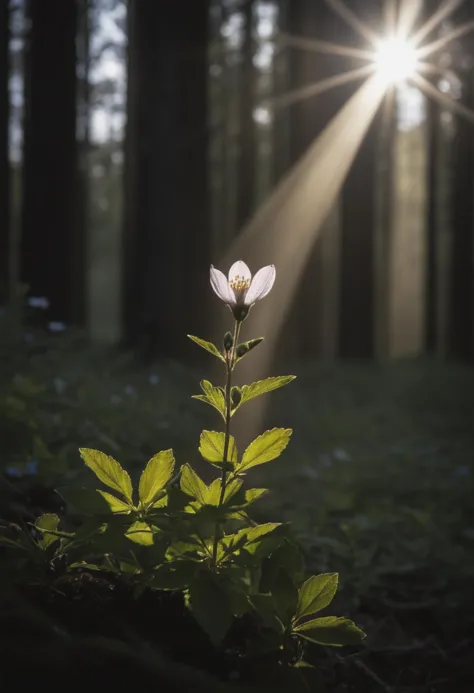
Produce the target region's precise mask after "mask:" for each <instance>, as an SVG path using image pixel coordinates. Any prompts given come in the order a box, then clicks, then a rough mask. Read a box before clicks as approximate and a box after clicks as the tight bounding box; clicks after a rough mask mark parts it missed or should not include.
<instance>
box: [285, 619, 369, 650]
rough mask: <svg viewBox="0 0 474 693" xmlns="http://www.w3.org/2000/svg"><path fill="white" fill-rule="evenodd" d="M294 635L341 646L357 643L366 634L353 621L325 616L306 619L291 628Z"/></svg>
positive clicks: (324, 643)
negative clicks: (304, 621) (310, 619)
mask: <svg viewBox="0 0 474 693" xmlns="http://www.w3.org/2000/svg"><path fill="white" fill-rule="evenodd" d="M293 632H294V633H295V635H298V636H299V637H301V638H304V639H305V640H309V641H310V642H315V643H317V644H318V645H331V646H333V647H343V646H344V645H358V644H359V643H360V642H361V641H362V640H364V638H366V637H367V636H366V634H365V633H364V631H363V630H361V629H360V628H358V627H357V626H356V624H355V623H353V621H350V620H349V619H347V618H340V617H337V616H326V617H325V618H316V619H314V620H312V621H307V622H306V623H302V624H301V625H299V626H296V627H295V628H293Z"/></svg>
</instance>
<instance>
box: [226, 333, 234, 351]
mask: <svg viewBox="0 0 474 693" xmlns="http://www.w3.org/2000/svg"><path fill="white" fill-rule="evenodd" d="M233 346H234V338H233V337H232V334H231V333H230V332H226V333H225V335H224V349H225V350H226V351H230V350H231V349H232V347H233Z"/></svg>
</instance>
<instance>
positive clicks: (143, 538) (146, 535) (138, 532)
mask: <svg viewBox="0 0 474 693" xmlns="http://www.w3.org/2000/svg"><path fill="white" fill-rule="evenodd" d="M125 536H126V537H127V539H130V541H133V542H135V544H141V545H142V546H151V545H152V544H153V530H152V528H151V527H150V525H148V524H147V523H146V522H134V523H133V525H130V527H129V528H128V529H127V531H126V532H125Z"/></svg>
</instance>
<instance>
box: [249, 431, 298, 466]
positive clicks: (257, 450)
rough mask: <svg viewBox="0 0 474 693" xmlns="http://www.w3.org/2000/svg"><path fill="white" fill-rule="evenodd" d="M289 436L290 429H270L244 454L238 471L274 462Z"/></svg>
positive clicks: (287, 441) (286, 443)
mask: <svg viewBox="0 0 474 693" xmlns="http://www.w3.org/2000/svg"><path fill="white" fill-rule="evenodd" d="M291 434H292V430H291V428H272V429H271V430H270V431H265V433H262V435H261V436H259V437H258V438H256V439H255V440H254V441H253V442H252V443H250V445H249V446H248V448H247V449H246V451H245V452H244V454H243V457H242V461H241V463H240V465H239V467H238V471H239V472H240V471H246V470H247V469H251V468H252V467H256V466H257V465H259V464H265V462H271V461H272V460H275V459H276V458H277V457H279V456H280V455H281V453H282V452H283V450H284V449H285V448H286V446H287V445H288V443H289V441H290V436H291Z"/></svg>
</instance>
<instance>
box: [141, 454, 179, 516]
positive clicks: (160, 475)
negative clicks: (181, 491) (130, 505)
mask: <svg viewBox="0 0 474 693" xmlns="http://www.w3.org/2000/svg"><path fill="white" fill-rule="evenodd" d="M173 469H174V455H173V451H172V450H162V451H161V452H157V453H156V455H153V457H152V458H151V460H149V462H148V464H147V466H146V467H145V469H144V470H143V472H142V475H141V477H140V484H139V486H138V497H139V499H140V502H141V503H142V504H143V505H150V504H151V503H153V502H154V501H155V500H156V499H157V497H158V495H159V494H160V492H161V491H162V490H163V488H164V487H165V486H166V484H167V483H168V481H169V480H170V479H171V476H172V474H173Z"/></svg>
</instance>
